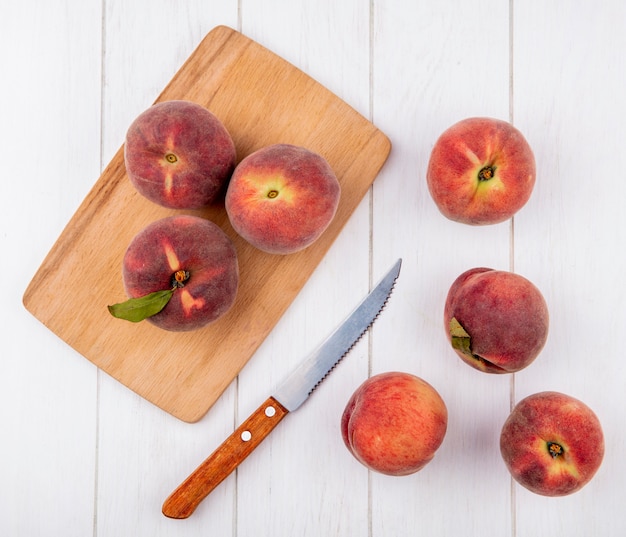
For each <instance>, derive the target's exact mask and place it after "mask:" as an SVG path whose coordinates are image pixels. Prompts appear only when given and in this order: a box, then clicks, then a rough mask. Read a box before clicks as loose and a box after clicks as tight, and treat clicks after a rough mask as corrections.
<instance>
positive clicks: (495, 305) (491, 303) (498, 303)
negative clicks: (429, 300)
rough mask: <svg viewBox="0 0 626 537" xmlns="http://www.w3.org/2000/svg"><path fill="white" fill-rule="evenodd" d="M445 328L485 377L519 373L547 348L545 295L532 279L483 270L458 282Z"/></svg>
mask: <svg viewBox="0 0 626 537" xmlns="http://www.w3.org/2000/svg"><path fill="white" fill-rule="evenodd" d="M444 325H445V330H446V335H447V337H448V341H450V343H451V345H452V347H453V349H454V350H455V351H456V353H457V354H458V356H459V357H460V358H461V359H462V360H463V361H464V362H465V363H467V364H469V365H470V366H472V367H474V368H476V369H478V370H479V371H483V372H485V373H513V372H515V371H520V370H521V369H523V368H525V367H527V366H528V365H529V364H530V363H531V362H533V360H535V358H536V357H537V356H538V355H539V353H540V352H541V350H542V349H543V347H544V345H545V342H546V339H547V337H548V326H549V314H548V307H547V304H546V302H545V300H544V298H543V295H542V294H541V292H540V291H539V289H538V288H537V287H536V286H535V285H534V284H533V283H531V282H530V281H529V280H527V279H526V278H524V277H523V276H520V275H519V274H515V273H513V272H507V271H502V270H494V269H490V268H483V267H480V268H473V269H470V270H467V271H465V272H464V273H463V274H461V275H460V276H459V277H458V278H457V279H456V280H455V281H454V282H453V284H452V286H451V287H450V289H449V291H448V296H447V297H446V302H445V306H444Z"/></svg>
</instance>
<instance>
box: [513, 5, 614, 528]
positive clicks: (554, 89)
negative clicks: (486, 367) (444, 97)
mask: <svg viewBox="0 0 626 537" xmlns="http://www.w3.org/2000/svg"><path fill="white" fill-rule="evenodd" d="M568 8H569V4H567V3H566V2H552V3H550V4H549V5H548V4H545V3H542V2H535V1H533V2H519V3H518V2H516V3H515V24H516V28H515V45H514V50H515V85H514V95H515V118H516V119H515V121H516V123H517V125H518V126H519V127H520V128H521V129H523V130H524V131H525V132H526V133H527V136H528V139H529V141H530V143H531V144H532V146H533V147H534V148H535V157H536V160H537V183H536V186H535V190H534V191H533V195H532V197H531V199H530V200H529V207H528V210H525V211H523V212H522V213H520V215H519V217H516V222H515V266H516V270H517V271H518V272H520V273H521V274H524V275H526V276H527V277H528V278H530V279H531V280H532V281H534V282H535V283H536V285H537V286H538V287H539V288H540V289H541V290H542V292H543V293H544V294H545V297H546V301H547V303H548V308H549V311H550V332H549V334H548V341H547V342H546V346H545V347H544V349H543V351H542V353H541V354H540V356H539V357H538V358H537V359H536V360H535V362H533V364H531V366H530V367H528V368H527V370H526V371H525V372H524V373H523V374H518V375H516V381H515V396H516V397H515V399H516V401H519V400H520V399H522V398H523V397H526V396H527V395H531V394H533V393H537V392H540V391H543V390H556V391H560V392H563V393H567V394H570V395H572V396H574V397H577V398H578V399H581V400H582V401H584V402H585V403H587V404H588V405H589V406H590V407H591V408H592V409H594V411H595V412H596V414H597V415H598V417H599V418H600V421H601V423H602V425H603V428H604V433H605V441H606V449H605V458H604V462H603V464H602V467H601V468H600V470H599V471H598V473H597V474H596V476H595V477H594V479H593V480H592V481H591V482H590V483H589V484H587V485H586V487H585V488H583V489H582V490H580V491H579V492H577V493H575V494H573V495H571V496H567V497H564V498H559V499H554V501H550V500H552V499H550V498H548V499H546V498H543V497H540V496H537V495H534V494H532V493H530V492H528V491H527V490H526V489H524V488H522V487H519V486H518V487H516V504H517V527H516V530H517V535H518V536H520V537H522V536H526V535H539V534H543V535H548V534H550V535H568V536H581V537H582V536H587V535H603V534H604V535H624V534H626V515H625V514H624V510H623V508H622V500H621V498H622V493H621V490H622V489H623V486H624V483H626V461H624V458H623V457H622V453H623V452H624V450H625V449H626V433H625V429H624V416H623V412H622V409H623V407H624V403H623V394H624V381H625V380H626V371H625V370H624V367H623V365H622V364H623V360H622V357H621V349H620V348H619V345H618V344H616V336H617V334H620V333H621V331H622V329H623V326H624V324H625V323H626V310H625V309H624V299H625V295H626V293H625V288H624V270H625V268H626V263H625V260H624V256H623V254H622V248H623V245H624V244H625V243H626V230H625V228H624V226H623V225H621V222H622V221H623V208H622V201H621V200H623V199H624V196H625V195H626V183H625V182H624V179H623V175H622V173H621V172H620V171H619V168H620V161H621V158H622V157H621V155H622V154H623V146H624V139H625V138H624V125H626V107H625V106H624V104H623V103H624V95H626V59H625V58H624V55H623V53H622V51H623V50H625V49H626V35H625V34H624V31H623V27H624V21H626V6H625V5H624V3H623V2H620V1H612V2H605V3H603V5H602V9H601V10H598V9H597V5H595V4H592V3H590V2H582V3H580V4H578V5H577V6H576V9H575V10H572V9H568ZM539 12H541V13H542V16H541V17H539V18H538V17H537V16H536V14H537V13H539ZM557 20H558V24H554V22H553V23H552V24H551V23H549V22H548V21H557ZM538 83H539V84H538ZM546 88H549V90H547V91H546ZM616 200H619V201H617V202H616Z"/></svg>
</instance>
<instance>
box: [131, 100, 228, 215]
mask: <svg viewBox="0 0 626 537" xmlns="http://www.w3.org/2000/svg"><path fill="white" fill-rule="evenodd" d="M124 160H125V164H126V172H127V174H128V177H129V179H130V181H131V182H132V184H133V185H134V186H135V188H136V189H137V190H138V191H139V192H140V193H141V194H142V195H143V196H145V197H146V198H148V199H149V200H150V201H153V202H154V203H157V204H159V205H162V206H163V207H167V208H171V209H199V208H202V207H205V206H207V205H209V204H211V203H212V202H214V201H215V200H216V198H217V197H218V196H219V195H220V194H223V193H224V191H225V187H226V184H227V182H228V179H229V178H230V175H231V174H232V171H233V169H234V167H235V145H234V143H233V140H232V138H231V137H230V134H229V133H228V131H227V130H226V128H225V127H224V125H223V124H222V123H221V122H220V121H219V119H217V117H215V116H214V115H213V114H212V113H211V112H209V111H208V110H207V109H206V108H204V107H203V106H201V105H199V104H196V103H193V102H189V101H182V100H175V101H164V102H160V103H157V104H155V105H153V106H151V107H150V108H148V109H147V110H146V111H144V112H143V113H142V114H140V115H139V116H138V117H137V118H136V119H135V120H134V121H133V122H132V124H131V125H130V127H129V129H128V131H127V133H126V142H125V144H124Z"/></svg>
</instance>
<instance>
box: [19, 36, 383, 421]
mask: <svg viewBox="0 0 626 537" xmlns="http://www.w3.org/2000/svg"><path fill="white" fill-rule="evenodd" d="M171 99H187V100H190V101H195V102H197V103H199V104H202V105H204V106H205V107H207V108H208V109H209V110H211V111H212V112H213V113H214V114H215V115H216V116H217V117H218V118H219V119H220V120H221V121H222V122H223V123H224V125H225V126H226V128H227V129H228V130H229V132H230V133H231V135H232V137H233V140H234V142H235V145H236V148H237V156H238V160H241V159H242V158H243V157H245V156H246V155H248V154H250V153H251V152H252V151H254V150H256V149H259V148H261V147H263V146H266V145H269V144H273V143H279V142H283V143H291V144H295V145H301V146H304V147H307V148H308V149H310V150H312V151H315V152H317V153H319V154H321V155H322V156H323V157H324V158H326V160H327V161H328V162H329V164H330V165H331V166H332V168H333V169H334V171H335V173H336V175H337V177H338V179H339V181H340V183H341V188H342V194H341V200H340V203H339V207H338V210H337V213H336V216H335V218H334V220H333V222H332V223H331V225H330V227H329V228H328V229H327V230H326V232H325V233H324V234H323V235H322V237H321V238H320V239H318V241H317V242H315V243H314V244H313V245H312V246H310V247H308V248H307V249H305V250H303V251H301V252H299V253H296V254H291V255H288V256H278V255H270V254H265V253H262V252H260V251H259V250H256V249H255V248H253V247H251V246H249V245H248V244H247V243H245V242H244V241H243V240H241V239H240V238H239V237H238V236H237V235H236V233H235V232H234V231H233V229H232V228H231V227H230V224H229V222H228V218H227V215H226V212H225V210H224V206H223V203H221V204H217V205H216V206H214V207H211V208H210V209H207V210H202V211H187V212H188V213H190V214H197V215H200V216H204V217H206V218H209V219H211V220H213V221H214V222H216V223H217V224H218V225H219V226H220V227H222V229H224V231H225V232H226V233H227V234H228V235H229V236H230V237H231V238H232V239H233V241H234V243H235V246H236V248H237V252H238V256H239V265H240V287H239V290H238V295H237V299H236V301H235V304H234V306H233V307H232V308H231V310H230V311H229V312H228V313H227V314H226V315H225V316H224V317H222V318H221V319H219V320H218V321H216V322H215V323H213V324H211V325H209V326H208V327H206V328H203V329H201V330H198V331H195V332H190V333H172V332H167V331H164V330H160V329H159V328H156V327H154V326H153V325H151V324H149V323H147V322H142V323H138V324H135V323H129V322H127V321H122V320H119V319H115V318H113V317H112V316H111V315H110V314H109V313H108V310H107V305H108V304H112V303H115V302H120V301H122V300H124V299H125V298H126V296H125V293H124V289H123V284H122V277H121V263H122V257H123V255H124V252H125V250H126V247H127V245H128V244H129V242H130V241H131V239H132V238H133V237H134V235H135V234H136V233H137V232H138V231H139V230H140V229H142V228H143V227H144V226H146V225H147V224H148V223H150V222H152V221H154V220H156V219H158V218H162V217H164V216H168V215H170V214H174V213H176V212H182V211H172V210H168V209H164V208H161V207H159V206H157V205H155V204H154V203H151V202H149V201H147V200H145V199H144V198H143V197H142V196H140V195H139V194H138V193H137V192H136V191H135V190H134V188H133V187H132V186H131V184H130V182H129V180H128V178H127V176H126V173H125V168H124V157H123V147H121V148H120V149H119V150H118V151H117V153H116V154H115V156H114V157H113V159H112V160H111V162H110V163H109V165H108V166H107V167H106V169H105V170H104V172H103V173H102V175H101V176H100V178H99V179H98V181H97V182H96V183H95V185H94V187H93V188H92V190H91V191H90V192H89V194H88V195H87V197H86V198H85V200H84V201H83V203H82V204H81V205H80V207H79V208H78V210H77V212H76V214H75V215H74V216H73V217H72V219H71V220H70V222H69V223H68V225H67V226H66V228H65V229H64V231H63V233H62V234H61V236H60V237H59V239H58V240H57V242H56V243H55V244H54V246H53V247H52V249H51V251H50V252H49V254H48V255H47V257H46V258H45V260H44V261H43V263H42V265H41V267H40V268H39V270H38V271H37V273H36V274H35V276H34V277H33V279H32V281H31V282H30V284H29V286H28V288H27V290H26V292H25V294H24V297H23V301H24V305H25V307H26V308H27V310H28V311H30V312H31V313H32V314H33V315H34V316H35V317H36V318H37V319H39V320H40V321H41V322H42V323H43V324H44V325H45V326H47V327H48V328H49V329H50V330H51V331H53V332H54V333H55V334H57V335H58V336H59V337H60V338H61V339H62V340H64V341H65V342H67V343H68V344H69V345H70V346H71V347H72V348H74V349H75V350H76V351H78V352H79V353H80V354H82V355H83V356H84V357H86V358H87V359H88V360H90V361H91V362H93V363H94V364H96V365H97V366H98V367H99V368H101V369H102V370H104V371H105V372H106V373H108V374H109V375H111V376H112V377H114V378H115V379H117V380H118V381H119V382H121V383H122V384H124V385H125V386H127V387H128V388H130V389H131V390H133V391H134V392H136V393H137V394H139V395H140V396H142V397H144V398H145V399H147V400H148V401H151V402H152V403H154V404H155V405H157V406H158V407H160V408H161V409H163V410H164V411H166V412H168V413H170V414H172V415H173V416H176V417H177V418H179V419H181V420H183V421H186V422H195V421H197V420H199V419H200V418H201V417H202V416H203V415H204V414H205V413H206V412H207V411H208V410H209V408H210V407H211V406H212V405H213V403H214V402H215V401H216V399H217V398H218V397H219V396H220V395H221V393H222V392H223V391H224V390H225V389H226V387H227V386H228V385H229V384H230V382H231V381H232V380H233V379H234V378H235V377H236V376H237V374H238V373H239V371H240V370H241V369H242V368H243V366H244V365H245V364H246V363H247V361H248V360H249V359H250V357H251V356H252V355H253V354H254V352H255V350H256V349H257V348H258V347H259V345H260V344H261V343H262V342H263V340H264V339H265V337H266V336H267V335H268V334H269V332H270V331H271V330H272V328H273V327H274V326H275V324H276V323H277V322H278V320H279V319H280V317H281V316H282V315H283V313H284V312H285V310H286V309H287V307H288V306H289V304H290V303H291V302H292V301H293V299H294V298H295V296H296V295H297V294H298V292H299V291H300V289H301V288H302V287H303V286H304V284H305V283H306V281H307V279H308V278H309V276H310V275H311V273H312V272H313V270H314V269H315V267H316V266H317V265H318V264H319V262H320V261H321V259H322V258H323V256H324V255H325V253H326V252H327V251H328V249H329V247H330V246H331V244H332V243H333V241H334V240H335V238H336V237H337V235H338V234H339V233H340V231H341V229H342V227H343V226H344V224H345V223H346V221H347V220H348V218H349V217H350V215H351V214H352V213H353V211H354V210H355V209H356V207H357V205H358V204H359V202H360V201H361V199H362V198H363V197H364V195H365V194H366V192H367V190H368V189H369V187H370V185H371V184H372V182H373V181H374V179H375V177H376V175H377V174H378V172H379V170H380V168H381V167H382V165H383V164H384V162H385V160H386V159H387V156H388V154H389V151H390V148H391V144H390V142H389V140H388V138H387V137H386V136H385V135H384V134H383V133H382V132H381V131H380V130H378V129H377V128H376V127H375V126H374V125H372V123H370V122H369V121H368V120H366V119H365V118H364V117H363V116H361V115H360V114H358V113H357V112H356V111H355V110H354V109H352V108H351V107H350V106H348V105H347V104H346V103H344V102H343V101H341V100H340V99H339V98H337V97H336V96H335V95H333V94H332V93H331V92H329V91H328V90H327V89H325V88H324V87H322V86H321V85H320V84H318V83H317V82H316V81H314V80H313V79H311V78H310V77H309V76H307V75H306V74H304V73H303V72H302V71H300V70H299V69H297V68H295V67H294V66H292V65H291V64H289V63H288V62H286V61H285V60H283V59H281V58H280V57H278V56H276V55H275V54H273V53H272V52H270V51H269V50H267V49H265V48H264V47H262V46H260V45H259V44H257V43H255V42H254V41H252V40H250V39H248V38H247V37H245V36H243V35H242V34H240V33H238V32H236V31H234V30H232V29H230V28H227V27H224V26H219V27H216V28H215V29H213V30H212V31H211V32H210V33H209V34H207V36H206V37H205V38H204V39H203V41H202V42H201V43H200V45H199V46H198V48H197V49H196V50H195V51H194V52H193V54H192V55H191V56H190V57H189V58H188V59H187V61H186V62H185V63H184V64H183V66H182V67H181V68H180V70H179V71H178V72H177V73H176V75H175V76H174V78H173V79H172V80H171V81H170V83H169V84H168V85H167V86H166V88H165V89H164V90H163V92H162V93H161V95H160V96H159V97H158V99H157V101H156V102H158V101H164V100H171ZM86 305H88V307H86Z"/></svg>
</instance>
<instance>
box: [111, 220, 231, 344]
mask: <svg viewBox="0 0 626 537" xmlns="http://www.w3.org/2000/svg"><path fill="white" fill-rule="evenodd" d="M122 274H123V280H124V287H125V289H126V293H127V294H128V296H129V297H130V298H139V297H144V296H147V295H149V294H150V293H154V292H157V291H162V290H166V289H173V293H172V295H171V298H170V299H169V302H167V304H166V305H165V307H164V308H163V309H162V310H161V311H159V312H158V313H156V314H155V315H152V316H149V317H148V318H147V320H148V321H149V322H151V323H153V324H154V325H156V326H158V327H159V328H163V329H165V330H170V331H175V332H180V331H189V330H195V329H198V328H201V327H203V326H205V325H207V324H209V323H211V322H213V321H216V320H217V319H219V318H220V317H221V316H222V315H224V314H225V313H226V312H227V311H228V310H229V309H230V307H231V306H232V304H233V303H234V301H235V297H236V294H237V287H238V284H239V265H238V261H237V254H236V251H235V247H234V245H233V243H232V241H231V240H230V238H229V237H228V236H227V235H226V234H225V233H224V232H223V231H222V230H221V229H220V228H219V227H218V226H217V225H216V224H214V223H213V222H211V221H209V220H206V219H204V218H200V217H197V216H189V215H175V216H169V217H165V218H162V219H160V220H157V221H155V222H152V223H151V224H149V225H148V226H146V227H145V228H143V229H142V230H141V231H140V232H139V233H137V235H135V237H134V238H133V240H132V241H131V243H130V245H129V246H128V248H127V250H126V253H125V254H124V259H123V269H122Z"/></svg>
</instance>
